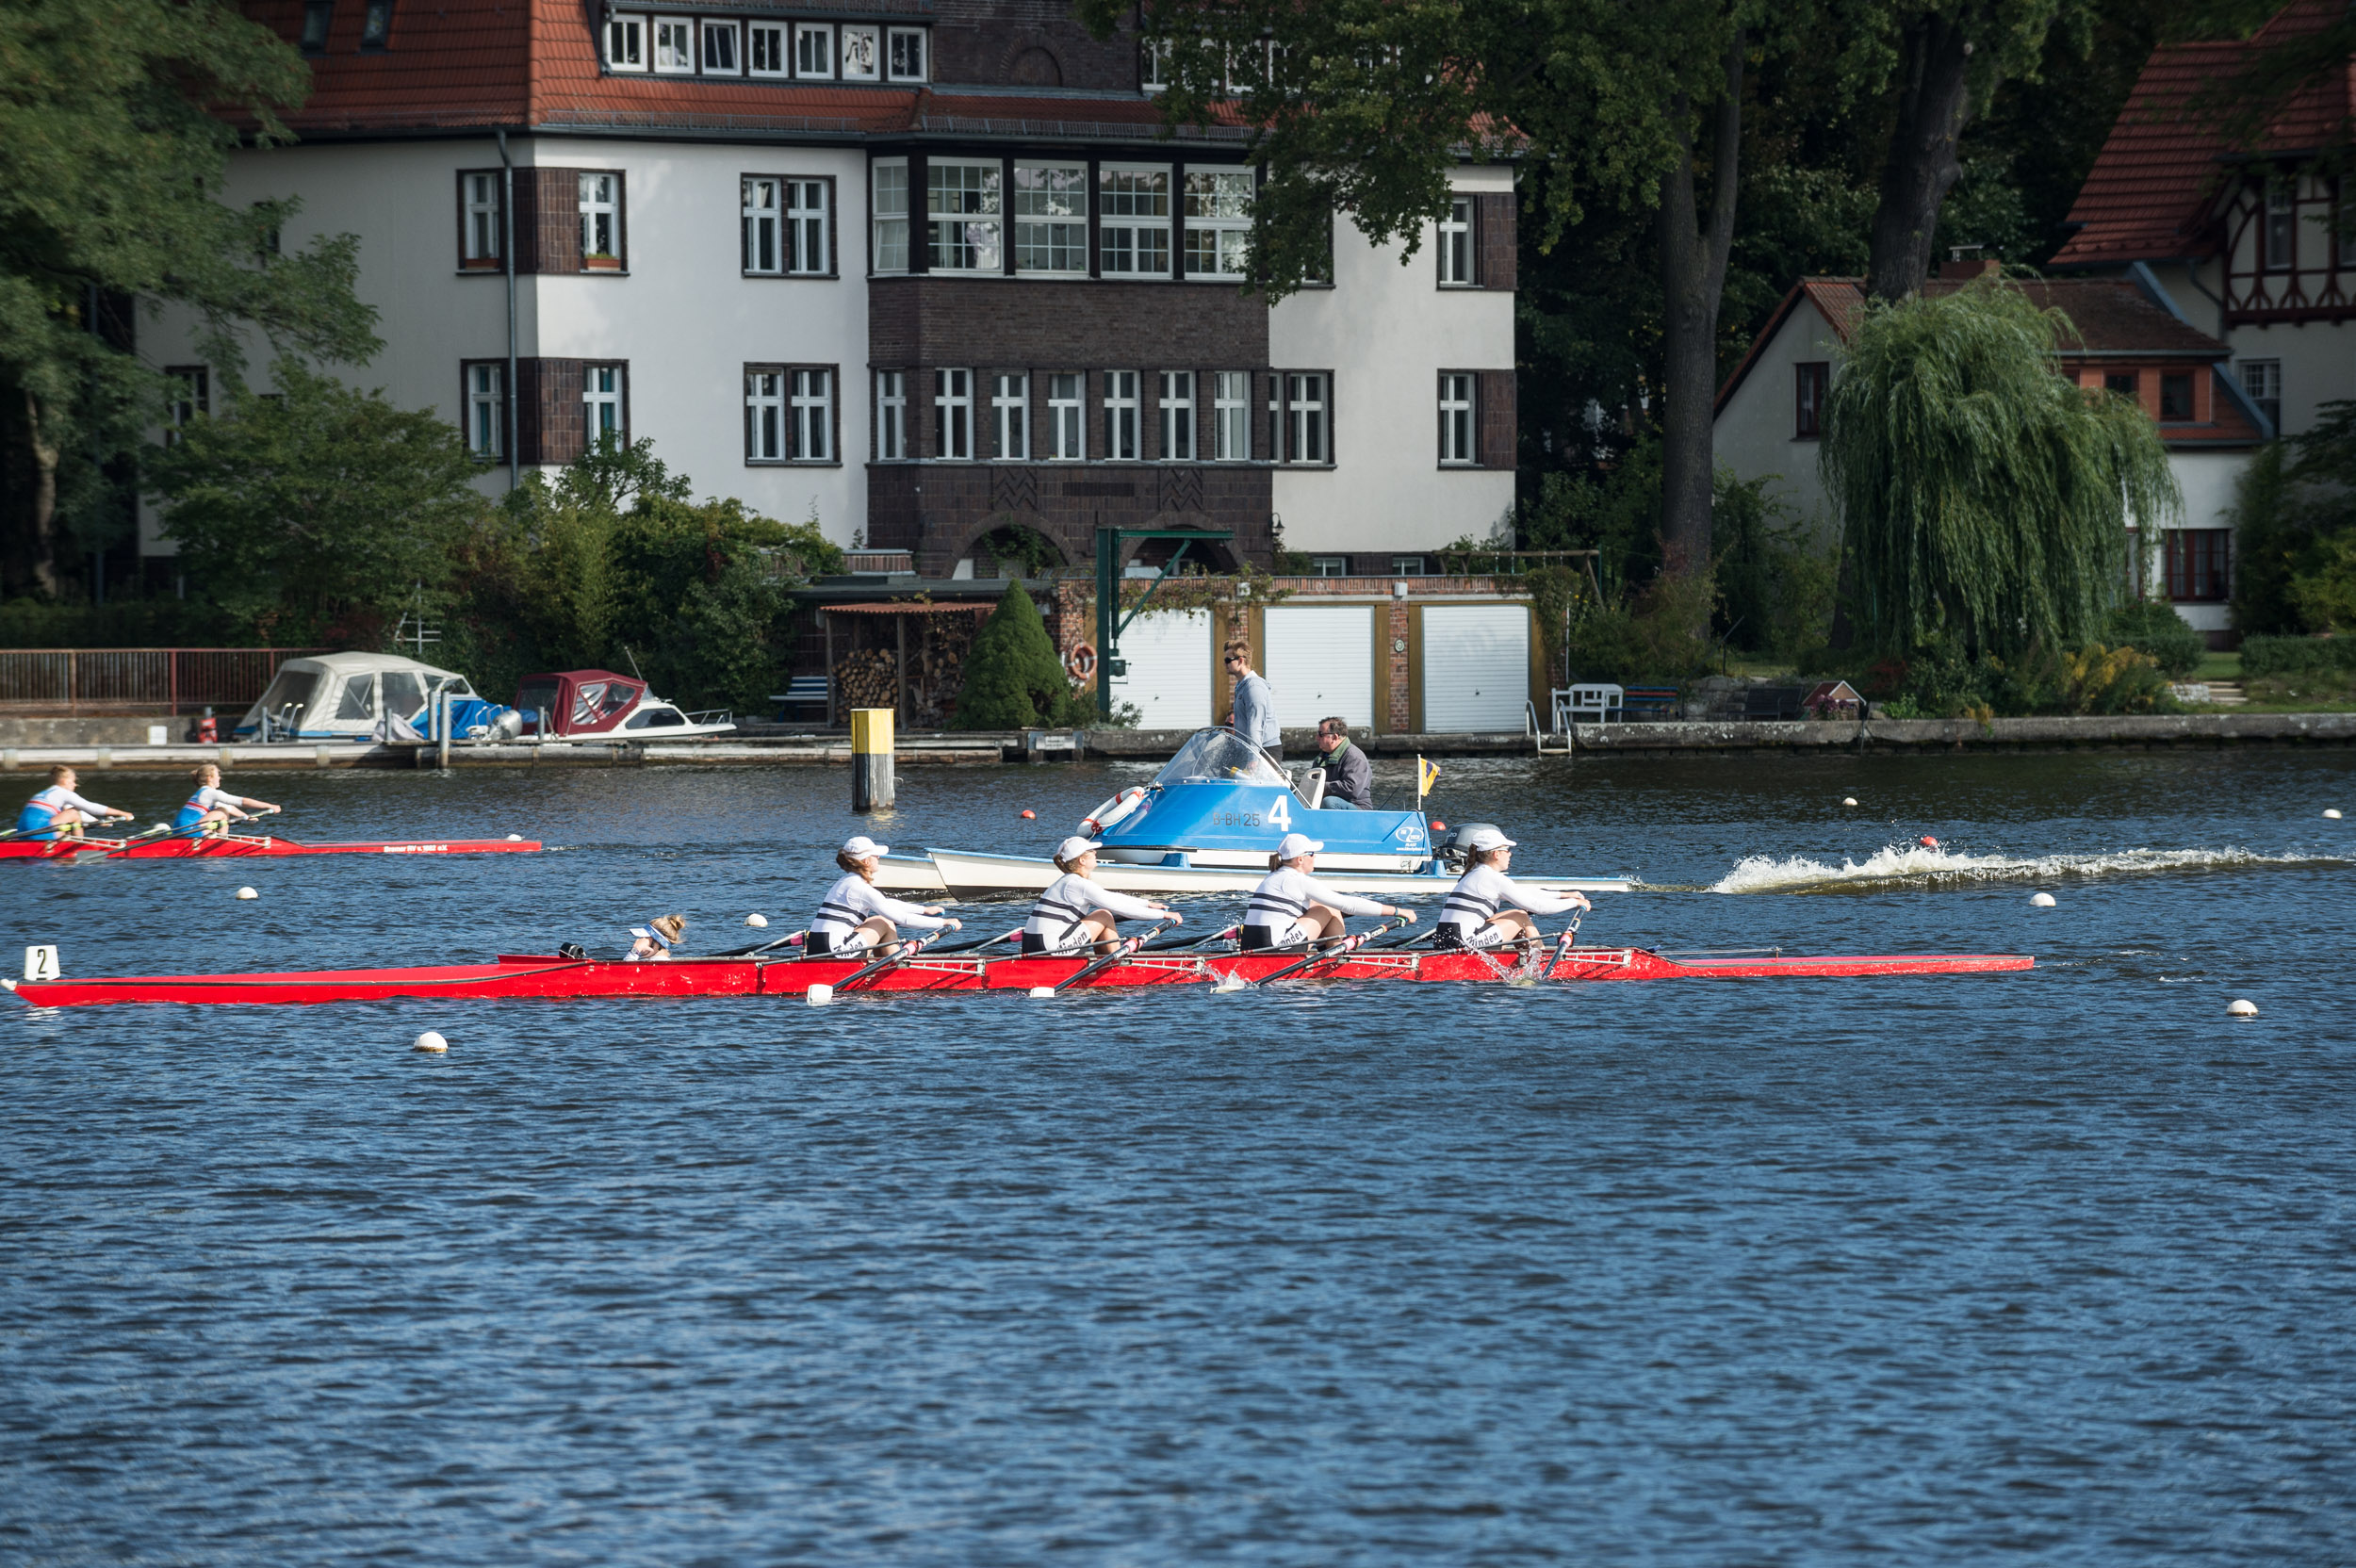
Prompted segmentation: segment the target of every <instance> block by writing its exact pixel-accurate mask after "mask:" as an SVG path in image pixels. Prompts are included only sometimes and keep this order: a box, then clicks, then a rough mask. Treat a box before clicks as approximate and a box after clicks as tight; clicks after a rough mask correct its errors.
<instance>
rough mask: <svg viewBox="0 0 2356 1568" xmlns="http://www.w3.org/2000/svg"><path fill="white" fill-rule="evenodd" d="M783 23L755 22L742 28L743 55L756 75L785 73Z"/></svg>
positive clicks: (784, 34)
mask: <svg viewBox="0 0 2356 1568" xmlns="http://www.w3.org/2000/svg"><path fill="white" fill-rule="evenodd" d="M785 39H786V31H785V24H784V23H782V22H756V23H753V24H750V25H749V26H747V27H746V28H745V29H744V57H745V59H746V60H747V61H748V62H749V63H750V64H751V66H752V68H753V74H754V75H756V76H782V75H784V74H785V73H786V69H787V66H786V55H785Z"/></svg>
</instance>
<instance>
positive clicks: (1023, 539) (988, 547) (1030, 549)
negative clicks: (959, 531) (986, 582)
mask: <svg viewBox="0 0 2356 1568" xmlns="http://www.w3.org/2000/svg"><path fill="white" fill-rule="evenodd" d="M958 554H959V556H960V557H961V558H964V559H970V560H971V561H972V562H973V575H974V576H975V577H983V578H994V577H1024V578H1031V577H1040V576H1043V575H1045V574H1047V573H1049V572H1053V571H1054V570H1055V568H1056V567H1058V566H1063V565H1068V564H1070V558H1069V555H1068V552H1066V551H1065V549H1064V547H1062V546H1060V545H1058V544H1056V543H1055V540H1053V539H1051V538H1049V537H1048V536H1047V535H1046V534H1044V533H1042V532H1040V531H1039V530H1038V529H1035V528H1033V527H1031V526H1029V525H1028V524H1026V523H1018V522H1014V521H1011V520H1009V519H1007V518H1004V517H999V518H993V519H992V520H991V523H990V527H989V528H986V529H984V530H983V531H981V532H979V533H977V534H975V535H974V536H973V540H972V542H971V543H969V544H968V545H967V546H966V547H965V548H964V549H963V550H961V551H959V552H958Z"/></svg>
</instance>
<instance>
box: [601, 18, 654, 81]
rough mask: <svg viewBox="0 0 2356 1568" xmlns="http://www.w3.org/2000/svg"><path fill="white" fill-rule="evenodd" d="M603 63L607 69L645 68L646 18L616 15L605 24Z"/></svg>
mask: <svg viewBox="0 0 2356 1568" xmlns="http://www.w3.org/2000/svg"><path fill="white" fill-rule="evenodd" d="M605 64H606V69H607V70H609V71H644V70H646V18H645V17H643V16H617V17H614V18H612V19H611V20H609V21H608V22H607V23H606V24H605Z"/></svg>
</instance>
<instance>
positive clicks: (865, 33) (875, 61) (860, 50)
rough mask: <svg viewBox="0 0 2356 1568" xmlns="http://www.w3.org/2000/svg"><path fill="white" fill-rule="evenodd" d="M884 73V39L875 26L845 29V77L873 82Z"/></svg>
mask: <svg viewBox="0 0 2356 1568" xmlns="http://www.w3.org/2000/svg"><path fill="white" fill-rule="evenodd" d="M882 74H883V39H882V35H881V34H880V33H878V32H877V31H876V30H875V28H873V27H852V26H845V27H844V28H843V80H844V81H846V82H872V81H875V80H876V79H877V78H878V77H880V76H881V75H882Z"/></svg>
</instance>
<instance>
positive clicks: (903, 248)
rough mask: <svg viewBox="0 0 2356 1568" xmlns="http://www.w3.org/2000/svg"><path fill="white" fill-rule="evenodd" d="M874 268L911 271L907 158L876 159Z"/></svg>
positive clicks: (880, 270) (878, 269)
mask: <svg viewBox="0 0 2356 1568" xmlns="http://www.w3.org/2000/svg"><path fill="white" fill-rule="evenodd" d="M874 177H875V202H874V212H875V270H876V271H878V272H905V271H907V270H908V159H906V158H877V159H876V160H875V174H874Z"/></svg>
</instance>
